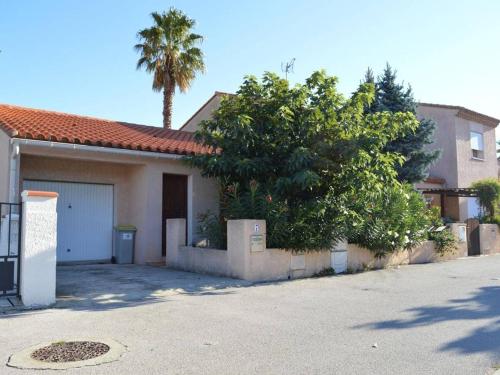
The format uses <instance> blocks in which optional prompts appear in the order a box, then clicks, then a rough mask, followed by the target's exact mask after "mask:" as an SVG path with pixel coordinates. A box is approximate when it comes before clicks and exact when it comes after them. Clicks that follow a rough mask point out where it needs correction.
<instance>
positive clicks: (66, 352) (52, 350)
mask: <svg viewBox="0 0 500 375" xmlns="http://www.w3.org/2000/svg"><path fill="white" fill-rule="evenodd" d="M108 351H109V346H108V345H106V344H103V343H102V342H93V341H69V342H64V341H62V342H55V343H53V344H51V345H48V346H44V347H43V348H40V349H37V350H35V351H34V352H33V353H31V358H33V359H36V360H38V361H43V362H74V361H85V360H87V359H91V358H96V357H99V356H101V355H103V354H106V353H107V352H108Z"/></svg>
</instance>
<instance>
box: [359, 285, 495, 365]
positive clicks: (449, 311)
mask: <svg viewBox="0 0 500 375" xmlns="http://www.w3.org/2000/svg"><path fill="white" fill-rule="evenodd" d="M405 312H406V313H409V314H411V315H413V317H411V318H409V319H394V320H386V321H381V322H375V323H370V324H365V325H360V326H357V327H356V328H372V329H380V330H398V329H410V328H415V327H423V326H430V325H437V324H440V323H442V322H450V321H470V320H474V321H476V320H487V321H486V322H485V323H484V325H481V327H479V328H476V329H474V330H472V331H467V335H466V336H464V337H462V338H460V339H458V340H455V341H451V342H449V343H446V344H444V345H443V346H441V347H440V350H442V351H455V352H458V353H463V354H472V353H490V354H492V355H494V356H495V357H498V356H499V353H500V286H488V287H482V288H479V289H478V290H477V291H476V292H474V293H473V294H472V295H471V296H470V297H468V298H461V299H453V300H450V301H448V303H447V304H446V305H443V306H422V307H416V308H412V309H408V310H405Z"/></svg>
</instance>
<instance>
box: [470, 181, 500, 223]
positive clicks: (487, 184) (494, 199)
mask: <svg viewBox="0 0 500 375" xmlns="http://www.w3.org/2000/svg"><path fill="white" fill-rule="evenodd" d="M472 188H474V189H476V190H477V198H478V200H479V204H480V205H481V206H482V207H484V209H485V210H486V216H491V217H494V216H495V215H496V208H497V207H498V203H499V201H500V182H498V180H497V179H495V178H487V179H484V180H481V181H477V182H474V183H473V184H472Z"/></svg>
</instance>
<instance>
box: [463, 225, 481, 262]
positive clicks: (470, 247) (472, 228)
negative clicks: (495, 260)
mask: <svg viewBox="0 0 500 375" xmlns="http://www.w3.org/2000/svg"><path fill="white" fill-rule="evenodd" d="M465 223H466V224H467V255H479V254H480V253H481V248H480V242H479V241H480V239H479V220H477V219H467V220H465Z"/></svg>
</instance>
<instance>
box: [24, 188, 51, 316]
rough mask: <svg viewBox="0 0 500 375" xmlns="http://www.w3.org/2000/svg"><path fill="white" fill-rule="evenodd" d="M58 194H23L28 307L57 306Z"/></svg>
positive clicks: (26, 298) (25, 297)
mask: <svg viewBox="0 0 500 375" xmlns="http://www.w3.org/2000/svg"><path fill="white" fill-rule="evenodd" d="M57 196H58V194H57V193H51V192H45V191H23V193H22V194H21V197H22V201H23V214H22V226H21V275H20V276H21V280H20V284H21V288H20V294H21V300H22V302H23V304H24V305H25V306H28V307H43V306H48V305H51V304H53V303H55V302H56V247H57V212H56V206H57Z"/></svg>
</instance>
